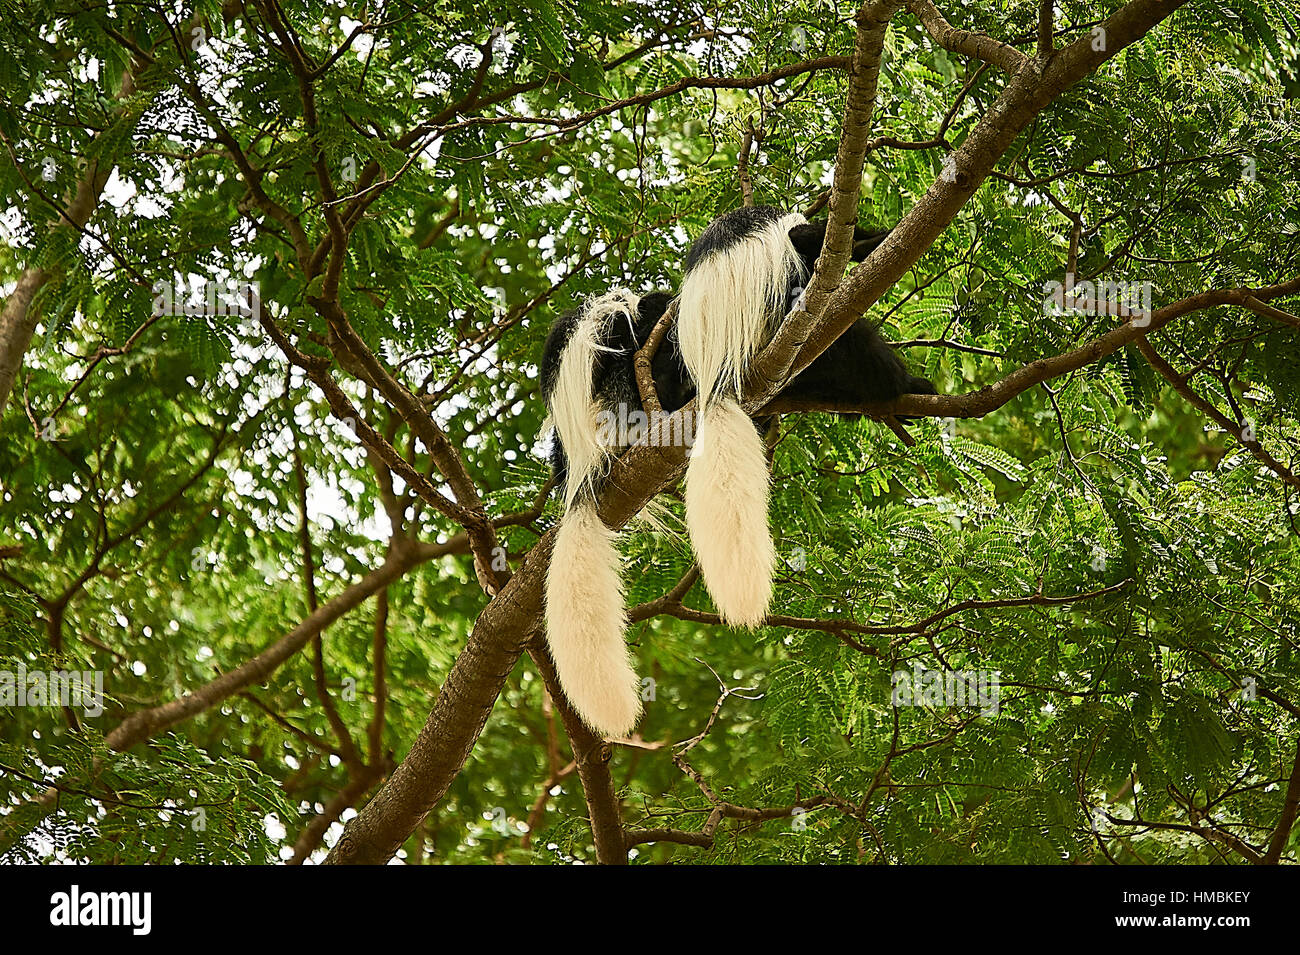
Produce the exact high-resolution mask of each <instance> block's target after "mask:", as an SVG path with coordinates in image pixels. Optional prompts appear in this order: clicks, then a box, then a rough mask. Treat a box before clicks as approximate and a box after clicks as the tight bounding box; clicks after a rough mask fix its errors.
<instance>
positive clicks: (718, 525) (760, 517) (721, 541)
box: [686, 397, 776, 627]
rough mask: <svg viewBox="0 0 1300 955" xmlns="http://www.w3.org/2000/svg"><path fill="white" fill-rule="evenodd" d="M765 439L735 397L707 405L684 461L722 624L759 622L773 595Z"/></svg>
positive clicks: (701, 557) (694, 535)
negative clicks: (686, 458)
mask: <svg viewBox="0 0 1300 955" xmlns="http://www.w3.org/2000/svg"><path fill="white" fill-rule="evenodd" d="M768 488H769V476H768V469H767V455H766V454H765V453H764V447H763V439H762V437H761V436H760V435H759V433H758V431H757V429H756V428H755V427H754V422H753V421H751V420H750V418H749V415H747V414H745V412H744V410H743V409H742V408H741V407H740V405H739V403H738V402H737V401H736V400H735V399H734V398H731V397H715V398H714V399H713V401H711V402H710V403H709V405H708V407H707V408H706V409H705V410H704V412H703V416H702V418H701V420H700V424H699V426H698V427H697V428H696V431H695V443H694V446H693V447H692V448H691V457H690V461H689V463H688V464H687V466H686V528H687V532H688V533H689V534H690V538H691V547H692V548H693V549H694V550H695V556H696V559H697V560H698V561H699V564H700V573H701V574H702V576H703V577H704V585H705V586H706V587H708V589H709V593H710V594H712V596H713V602H714V603H715V604H717V607H718V613H719V614H720V615H721V617H722V619H723V621H724V622H726V623H729V624H732V625H734V626H739V627H757V626H759V625H760V624H761V623H762V622H763V620H764V619H765V618H766V617H767V610H768V605H769V604H770V603H771V600H772V576H773V573H774V569H775V566H776V548H775V547H774V546H773V544H772V533H771V530H770V529H769V528H768V523H767V501H768Z"/></svg>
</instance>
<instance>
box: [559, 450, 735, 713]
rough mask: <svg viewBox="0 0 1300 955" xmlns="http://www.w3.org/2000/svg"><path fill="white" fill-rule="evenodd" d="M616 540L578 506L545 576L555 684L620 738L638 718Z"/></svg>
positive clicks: (584, 504)
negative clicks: (625, 637)
mask: <svg viewBox="0 0 1300 955" xmlns="http://www.w3.org/2000/svg"><path fill="white" fill-rule="evenodd" d="M751 430H752V428H751ZM614 542H615V534H614V532H613V531H612V530H610V529H609V528H608V527H606V526H605V524H604V522H603V521H601V519H600V517H599V515H597V514H596V508H595V506H594V505H593V504H592V503H591V502H590V501H589V500H583V501H580V502H579V503H577V504H575V505H574V506H573V507H571V508H569V510H568V511H566V512H565V514H564V518H563V519H562V520H561V521H560V529H559V532H558V533H557V534H556V537H555V547H554V550H553V551H552V552H551V565H550V569H549V570H548V571H547V573H546V639H547V642H548V643H549V644H550V648H551V658H552V659H553V660H554V661H555V669H556V671H557V672H558V674H559V677H560V685H561V687H563V689H564V695H565V696H566V697H568V700H569V703H570V704H571V705H572V706H573V708H574V710H575V711H576V712H577V714H578V715H579V716H580V717H582V720H583V722H585V723H586V724H587V725H588V726H590V727H591V728H592V729H593V730H595V731H596V732H598V733H601V734H603V735H605V736H607V737H617V736H626V735H627V734H628V733H630V732H631V731H632V729H633V727H635V726H636V722H637V719H638V718H639V717H640V715H641V694H640V692H639V683H638V681H637V676H636V672H635V671H634V670H633V669H632V664H631V662H630V660H629V658H628V657H629V655H628V650H627V644H626V642H625V641H624V639H623V631H624V629H625V627H626V626H627V611H626V610H625V609H624V605H623V577H622V573H621V569H622V568H621V564H622V560H621V558H620V557H619V553H618V548H617V547H616V546H615V543H614Z"/></svg>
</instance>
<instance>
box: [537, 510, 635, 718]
mask: <svg viewBox="0 0 1300 955" xmlns="http://www.w3.org/2000/svg"><path fill="white" fill-rule="evenodd" d="M614 541H615V535H614V532H613V531H611V530H610V529H609V528H608V527H606V526H605V524H604V522H603V521H601V519H600V518H599V517H598V516H597V515H596V511H595V509H594V508H593V507H592V506H591V505H590V504H588V503H582V504H578V505H577V506H575V507H573V508H571V509H570V510H569V511H568V512H566V513H565V515H564V518H563V519H562V520H561V522H560V529H559V532H558V533H557V534H556V536H555V547H554V549H553V550H552V551H551V565H550V568H549V569H548V570H547V572H546V640H547V643H548V644H549V645H550V648H551V658H552V659H553V660H554V661H555V669H556V672H557V673H558V674H559V677H560V686H561V687H562V688H563V689H564V695H565V696H566V697H567V698H568V700H569V704H570V705H571V706H572V707H573V709H574V711H575V712H577V714H578V715H579V716H580V717H582V721H583V722H584V723H586V724H587V725H588V726H589V727H591V728H592V729H593V730H595V731H596V732H597V733H599V734H601V735H603V736H606V737H621V736H627V735H628V734H629V733H631V732H632V729H633V728H634V727H635V726H636V723H637V720H638V719H639V718H640V716H641V693H640V682H639V681H638V680H637V675H636V671H634V670H633V669H632V663H631V661H630V659H629V655H628V649H627V644H626V643H625V642H624V639H623V631H624V628H625V627H626V626H627V611H626V610H625V609H624V606H623V578H622V574H621V567H622V561H621V558H620V557H619V553H618V548H617V547H616V546H615V544H614Z"/></svg>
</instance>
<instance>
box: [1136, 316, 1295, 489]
mask: <svg viewBox="0 0 1300 955" xmlns="http://www.w3.org/2000/svg"><path fill="white" fill-rule="evenodd" d="M1137 347H1138V350H1139V351H1141V352H1142V356H1143V357H1144V358H1146V360H1147V363H1148V364H1150V365H1151V367H1152V368H1154V369H1155V370H1156V371H1157V372H1159V373H1160V376H1161V377H1162V378H1164V379H1165V380H1166V381H1167V382H1169V384H1170V385H1172V386H1173V389H1174V391H1176V392H1178V394H1180V395H1181V396H1182V397H1183V399H1184V400H1185V401H1186V402H1187V403H1188V404H1189V405H1191V406H1192V407H1193V408H1195V409H1197V410H1198V411H1200V412H1201V413H1202V414H1204V415H1205V416H1206V417H1207V418H1209V419H1210V420H1211V421H1213V422H1214V423H1215V424H1217V425H1218V426H1219V427H1220V428H1222V429H1223V430H1224V431H1226V432H1227V433H1228V434H1231V435H1232V436H1233V437H1234V438H1236V440H1237V441H1238V442H1239V443H1240V444H1241V446H1242V447H1244V448H1245V449H1246V450H1247V451H1249V452H1250V453H1251V454H1253V455H1254V456H1255V458H1256V459H1257V460H1258V461H1259V462H1260V463H1261V464H1263V465H1264V466H1265V467H1266V468H1268V469H1269V470H1270V471H1272V472H1273V473H1274V474H1276V475H1277V476H1278V477H1280V478H1281V479H1282V480H1283V481H1285V482H1286V483H1287V484H1290V485H1291V486H1292V487H1295V488H1300V477H1297V476H1296V474H1295V473H1294V472H1292V471H1291V469H1290V468H1288V467H1287V466H1286V465H1285V464H1283V463H1282V462H1281V461H1279V460H1278V459H1277V458H1275V457H1273V455H1271V454H1269V453H1268V451H1267V450H1266V449H1265V448H1264V445H1263V444H1261V443H1260V441H1259V439H1258V438H1254V437H1247V436H1246V434H1245V427H1244V426H1245V422H1234V421H1232V420H1231V419H1229V418H1228V416H1227V415H1225V414H1224V413H1223V412H1221V411H1220V410H1219V409H1218V408H1216V407H1214V405H1212V404H1210V403H1209V402H1208V401H1206V400H1205V399H1204V398H1202V397H1201V396H1200V395H1198V394H1197V393H1196V392H1195V391H1193V390H1192V387H1191V385H1190V384H1189V383H1188V381H1187V379H1186V378H1184V377H1183V376H1182V375H1180V374H1178V372H1177V371H1176V370H1175V369H1174V367H1173V366H1172V365H1170V364H1169V362H1167V361H1165V360H1164V358H1162V357H1161V355H1160V353H1159V352H1157V351H1156V349H1155V346H1154V345H1152V344H1151V342H1150V341H1149V340H1148V339H1146V338H1139V339H1138V340H1137Z"/></svg>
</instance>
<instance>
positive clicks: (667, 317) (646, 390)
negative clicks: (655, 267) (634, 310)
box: [632, 299, 680, 418]
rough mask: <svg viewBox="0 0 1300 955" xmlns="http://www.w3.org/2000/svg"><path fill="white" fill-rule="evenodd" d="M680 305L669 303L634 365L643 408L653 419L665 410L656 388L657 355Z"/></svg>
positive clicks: (638, 352) (637, 355)
mask: <svg viewBox="0 0 1300 955" xmlns="http://www.w3.org/2000/svg"><path fill="white" fill-rule="evenodd" d="M679 304H680V300H679V299H673V300H672V301H671V302H670V303H668V308H667V309H666V310H665V311H664V313H663V315H662V316H661V317H660V319H659V321H658V322H656V323H655V327H654V328H653V329H652V330H651V332H650V335H649V336H648V337H647V338H646V340H645V344H644V345H642V346H641V348H640V349H639V350H638V351H637V353H636V358H634V359H633V363H632V364H633V369H634V371H635V374H636V386H637V390H638V391H639V392H640V393H641V406H642V407H643V408H644V409H645V412H646V415H647V416H649V417H651V418H653V417H654V415H655V413H656V412H660V413H662V412H663V410H664V406H663V404H662V403H661V402H660V401H659V391H658V389H657V388H655V376H654V360H655V355H656V354H657V353H658V352H659V346H660V345H661V344H663V340H664V337H665V336H666V335H667V334H668V330H669V329H670V328H672V324H673V322H675V321H676V320H677V309H678V307H679Z"/></svg>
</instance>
